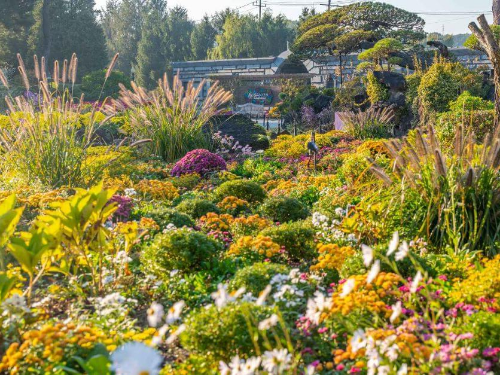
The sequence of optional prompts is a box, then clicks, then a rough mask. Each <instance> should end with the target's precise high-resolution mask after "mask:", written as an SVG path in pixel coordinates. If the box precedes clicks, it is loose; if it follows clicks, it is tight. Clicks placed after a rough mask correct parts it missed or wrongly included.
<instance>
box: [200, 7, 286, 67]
mask: <svg viewBox="0 0 500 375" xmlns="http://www.w3.org/2000/svg"><path fill="white" fill-rule="evenodd" d="M222 28H223V32H222V33H219V35H217V36H216V47H214V48H213V49H212V50H211V51H210V54H209V57H210V58H211V59H232V58H255V57H263V56H276V55H278V54H279V53H281V52H283V51H284V50H285V49H286V46H287V41H292V40H293V37H294V35H293V31H292V28H291V25H290V22H289V21H288V20H287V19H286V18H285V17H284V16H283V15H278V16H277V17H273V16H272V14H271V13H270V12H265V13H264V14H263V16H262V20H261V21H259V19H258V18H257V17H256V16H254V15H240V14H237V13H232V14H228V15H227V16H226V17H225V18H224V23H223V26H222Z"/></svg>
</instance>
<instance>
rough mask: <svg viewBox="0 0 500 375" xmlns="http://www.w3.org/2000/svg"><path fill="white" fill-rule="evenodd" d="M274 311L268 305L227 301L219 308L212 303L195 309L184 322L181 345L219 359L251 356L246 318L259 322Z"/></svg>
mask: <svg viewBox="0 0 500 375" xmlns="http://www.w3.org/2000/svg"><path fill="white" fill-rule="evenodd" d="M273 312H274V310H273V308H271V307H266V306H257V305H255V304H251V303H242V304H239V305H235V304H230V305H227V306H225V307H223V308H221V309H218V308H217V307H216V306H214V305H212V306H211V307H209V308H201V309H198V310H195V311H193V312H192V313H191V314H189V315H188V317H187V318H186V320H185V321H184V323H185V324H186V331H185V332H184V333H183V334H182V335H181V344H182V346H183V347H184V348H186V349H187V350H189V351H192V352H195V353H199V354H202V353H203V354H205V353H210V354H212V355H214V356H215V358H216V359H218V360H226V361H227V360H229V359H230V358H232V357H233V356H235V355H236V354H238V355H240V356H242V357H245V356H252V355H254V354H255V347H254V343H253V340H255V337H252V335H251V334H250V332H249V329H248V328H247V319H252V320H253V321H256V322H260V321H262V320H264V319H267V318H269V317H270V316H271V315H272V314H273ZM214 317H216V318H214ZM269 338H270V340H271V342H272V341H274V340H273V338H272V337H269Z"/></svg>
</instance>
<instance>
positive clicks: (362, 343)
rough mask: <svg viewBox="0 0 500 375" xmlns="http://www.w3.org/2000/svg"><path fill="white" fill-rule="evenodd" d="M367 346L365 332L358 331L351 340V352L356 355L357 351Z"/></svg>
mask: <svg viewBox="0 0 500 375" xmlns="http://www.w3.org/2000/svg"><path fill="white" fill-rule="evenodd" d="M366 344H367V341H366V335H365V331H363V330H362V329H358V330H356V331H355V332H354V334H353V335H352V338H351V348H352V352H353V353H356V352H357V351H358V350H359V349H362V348H365V347H366Z"/></svg>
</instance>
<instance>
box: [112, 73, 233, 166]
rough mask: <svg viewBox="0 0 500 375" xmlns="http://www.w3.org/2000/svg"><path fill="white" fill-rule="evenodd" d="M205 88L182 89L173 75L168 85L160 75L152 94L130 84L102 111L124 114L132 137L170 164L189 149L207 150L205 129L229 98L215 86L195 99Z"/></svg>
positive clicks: (190, 86) (201, 83) (191, 87)
mask: <svg viewBox="0 0 500 375" xmlns="http://www.w3.org/2000/svg"><path fill="white" fill-rule="evenodd" d="M205 84H206V81H205V80H203V81H202V82H200V83H199V85H198V86H197V87H195V86H194V83H193V82H189V83H188V84H187V85H186V87H184V85H183V83H182V81H181V80H180V77H179V75H176V76H175V77H174V79H173V83H172V85H170V84H169V82H168V79H167V76H166V75H164V77H163V79H160V80H159V81H158V88H157V89H156V90H154V91H147V90H145V89H144V88H142V87H139V86H137V85H136V84H135V83H134V82H132V90H127V89H126V88H125V87H124V86H123V85H121V86H120V88H121V92H120V98H119V99H117V100H113V101H112V102H111V103H110V105H107V106H106V108H105V111H106V112H107V113H109V114H115V113H118V112H123V111H128V113H129V118H130V122H131V127H132V129H133V136H134V137H135V138H136V139H143V138H147V139H151V140H152V143H151V145H152V152H153V153H154V154H155V155H158V156H160V157H161V158H162V159H163V160H165V161H167V162H172V161H175V160H176V159H178V158H180V157H182V156H184V155H185V154H186V153H187V152H189V151H191V150H193V149H196V148H209V147H210V139H211V136H210V134H207V132H206V131H205V130H206V129H205V127H206V125H207V124H208V123H209V120H210V119H211V118H212V117H213V116H215V115H217V114H218V113H219V109H220V107H221V106H223V105H224V104H226V103H227V102H228V101H230V100H231V98H232V94H231V93H230V92H228V91H226V90H224V89H223V88H221V87H220V86H219V84H218V82H215V83H213V84H212V85H211V87H210V89H209V90H208V94H207V97H206V98H205V100H204V101H201V100H200V98H199V95H200V93H201V90H202V89H203V87H204V86H205Z"/></svg>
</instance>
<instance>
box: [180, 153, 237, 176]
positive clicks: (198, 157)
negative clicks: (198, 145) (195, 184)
mask: <svg viewBox="0 0 500 375" xmlns="http://www.w3.org/2000/svg"><path fill="white" fill-rule="evenodd" d="M226 168H227V167H226V162H225V161H224V159H223V158H221V157H220V156H219V155H217V154H213V153H211V152H210V151H208V150H204V149H198V150H193V151H190V152H188V153H187V154H186V155H185V156H184V157H183V158H182V159H181V160H179V161H178V162H177V163H175V166H174V168H173V169H172V176H177V177H178V176H182V175H185V174H193V173H196V174H198V175H200V176H206V175H207V174H209V173H212V172H216V171H221V170H225V169H226Z"/></svg>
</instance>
